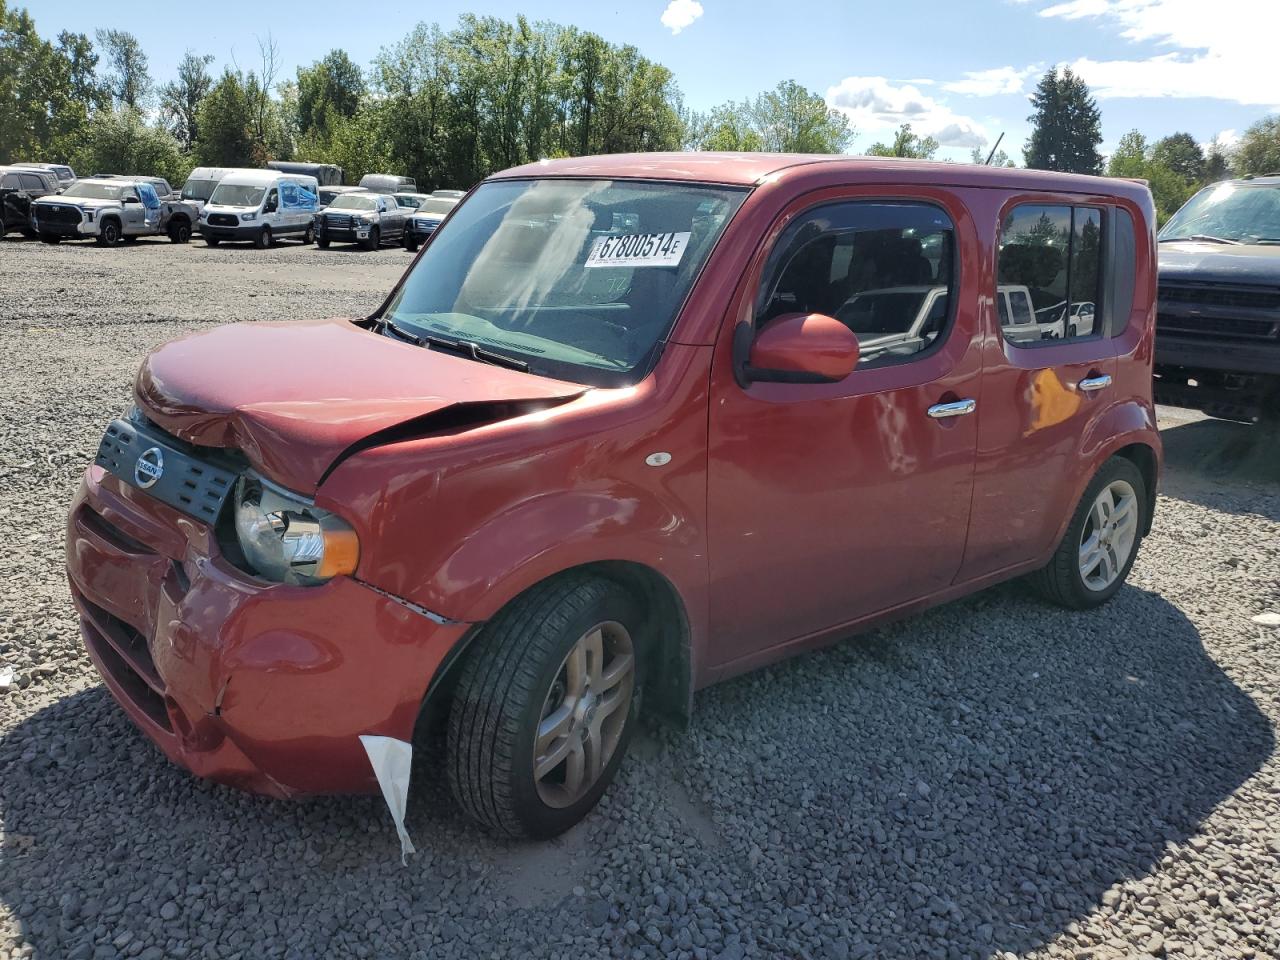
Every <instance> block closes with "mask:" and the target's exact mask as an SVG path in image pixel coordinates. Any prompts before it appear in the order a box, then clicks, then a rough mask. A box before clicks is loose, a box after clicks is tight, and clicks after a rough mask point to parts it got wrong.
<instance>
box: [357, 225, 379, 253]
mask: <svg viewBox="0 0 1280 960" xmlns="http://www.w3.org/2000/svg"><path fill="white" fill-rule="evenodd" d="M381 243H382V231H381V230H379V229H378V228H377V227H374V228H373V229H372V230H370V231H369V236H368V237H367V238H365V240H364V242H363V243H361V244H360V246H362V247H364V248H365V249H366V250H377V249H378V246H379V245H380V244H381Z"/></svg>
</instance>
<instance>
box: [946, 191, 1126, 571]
mask: <svg viewBox="0 0 1280 960" xmlns="http://www.w3.org/2000/svg"><path fill="white" fill-rule="evenodd" d="M1113 218H1114V212H1113V211H1112V210H1110V209H1109V208H1107V207H1105V206H1103V205H1091V204H1087V203H1079V202H1077V201H1073V200H1070V199H1064V200H1062V201H1059V202H1054V201H1046V200H1042V199H1036V200H1035V201H1034V202H1020V201H1018V200H1013V201H1010V202H1009V203H1007V204H1005V205H1004V207H1003V209H1002V211H1001V213H1000V221H999V222H1000V224H1001V229H1000V234H999V237H998V239H997V244H996V261H997V262H996V265H995V266H996V285H995V286H996V289H995V290H992V291H990V292H991V293H992V294H994V295H995V296H996V302H997V304H998V305H999V306H1000V308H1001V309H999V310H998V311H997V312H996V314H995V315H994V316H990V317H989V318H988V319H989V321H990V322H991V326H992V327H997V326H998V328H999V329H998V330H995V329H993V330H992V335H991V336H990V337H989V338H988V341H987V343H988V347H987V350H986V353H985V363H984V371H983V383H982V398H981V401H980V406H981V410H982V413H981V416H980V417H979V421H978V457H977V465H976V470H975V474H974V496H973V511H972V519H971V521H970V524H969V541H968V545H967V546H966V548H965V561H964V567H963V569H962V571H961V575H960V578H961V579H962V580H968V579H972V578H976V577H982V576H985V575H987V574H992V573H996V572H998V571H1001V570H1003V569H1005V568H1008V567H1012V566H1016V565H1018V564H1022V563H1026V562H1027V561H1029V560H1033V559H1036V558H1039V557H1043V556H1046V555H1047V554H1048V552H1049V551H1050V550H1051V549H1052V548H1053V546H1054V540H1055V538H1056V536H1057V534H1058V530H1059V529H1060V527H1061V524H1062V521H1063V519H1064V518H1065V517H1066V516H1068V515H1069V514H1070V512H1071V511H1072V510H1073V509H1074V507H1075V504H1074V498H1075V496H1076V493H1077V490H1078V489H1079V486H1080V481H1081V477H1080V475H1081V471H1082V469H1083V467H1082V457H1081V447H1082V444H1084V443H1085V442H1086V438H1087V437H1088V436H1089V434H1090V429H1091V427H1092V425H1093V424H1094V423H1095V421H1096V420H1097V418H1098V417H1099V416H1101V415H1102V414H1103V413H1105V411H1106V409H1107V405H1108V397H1109V396H1110V395H1112V394H1113V392H1114V390H1113V382H1112V381H1113V378H1114V376H1115V372H1116V360H1115V344H1114V341H1113V340H1111V339H1110V338H1109V337H1108V336H1106V335H1105V331H1103V330H1102V329H1101V328H1100V326H1099V325H1096V324H1093V323H1090V324H1088V326H1087V329H1081V328H1080V325H1078V324H1077V325H1076V327H1077V329H1076V330H1075V331H1074V332H1073V330H1072V322H1071V315H1072V313H1073V311H1074V312H1076V313H1079V312H1080V311H1081V310H1082V309H1083V308H1084V305H1085V304H1088V305H1089V307H1090V308H1092V307H1093V305H1095V304H1097V303H1098V302H1099V301H1100V299H1101V296H1102V290H1103V288H1104V287H1105V286H1106V282H1107V269H1106V256H1107V248H1108V246H1109V245H1110V244H1111V243H1112V242H1113V241H1112V240H1111V239H1110V233H1111V231H1112V230H1113V228H1114V224H1113V222H1112V221H1113ZM1028 298H1029V300H1030V304H1029V307H1028V304H1027V300H1028ZM1028 311H1029V313H1028ZM1095 327H1099V328H1098V329H1095Z"/></svg>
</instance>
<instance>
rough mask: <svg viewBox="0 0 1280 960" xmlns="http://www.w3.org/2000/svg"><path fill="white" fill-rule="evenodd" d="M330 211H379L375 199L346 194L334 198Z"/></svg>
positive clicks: (356, 194)
mask: <svg viewBox="0 0 1280 960" xmlns="http://www.w3.org/2000/svg"><path fill="white" fill-rule="evenodd" d="M329 209H330V210H377V209H378V204H377V203H376V202H375V201H374V199H373V197H370V196H362V195H360V194H358V193H344V194H340V195H339V196H336V197H334V198H333V203H331V204H329Z"/></svg>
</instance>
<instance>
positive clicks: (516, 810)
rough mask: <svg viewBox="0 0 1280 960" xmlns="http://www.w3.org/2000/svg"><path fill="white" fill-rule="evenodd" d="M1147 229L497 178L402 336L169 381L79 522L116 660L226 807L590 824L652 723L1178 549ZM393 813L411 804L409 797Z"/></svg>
mask: <svg viewBox="0 0 1280 960" xmlns="http://www.w3.org/2000/svg"><path fill="white" fill-rule="evenodd" d="M1153 222H1154V213H1153V208H1152V200H1151V195H1150V194H1149V193H1148V191H1147V189H1146V188H1145V187H1144V186H1142V185H1140V184H1138V183H1134V182H1130V181H1126V180H1112V179H1101V178H1094V177H1082V176H1071V175H1065V174H1055V173H1046V172H1040V171H1031V170H1008V169H996V168H989V167H977V166H963V165H954V164H936V163H923V162H914V161H897V160H886V159H878V158H861V157H839V156H836V157H833V156H786V155H777V154H713V153H699V154H644V155H634V156H625V155H619V156H607V157H587V158H583V159H571V160H557V161H551V162H543V163H537V164H533V165H530V166H525V167H520V168H517V169H513V170H508V171H506V172H504V173H500V174H497V175H495V176H493V177H490V178H489V179H488V180H486V181H485V182H484V183H482V184H481V185H480V186H479V187H477V188H476V189H475V190H474V191H472V193H471V194H470V195H469V196H468V197H467V199H466V200H464V201H463V202H462V203H461V204H460V205H459V206H458V207H457V208H455V210H454V211H453V212H452V214H451V215H450V216H449V218H448V219H447V220H446V221H445V223H444V224H443V226H442V227H441V228H440V229H439V230H437V231H436V232H435V233H434V234H433V235H432V237H431V238H430V240H429V241H428V242H427V245H426V247H425V249H424V250H423V251H422V252H421V253H420V254H419V255H418V257H417V259H416V260H415V261H414V263H413V265H412V266H411V267H410V268H409V270H408V271H407V272H406V273H405V275H404V277H403V278H402V279H401V281H400V282H399V284H397V286H396V287H395V289H394V290H392V291H391V294H390V296H389V297H388V298H387V300H386V302H385V303H384V304H383V305H382V306H381V307H380V308H379V309H378V310H377V311H375V312H374V313H373V314H372V315H370V316H367V317H361V318H357V319H330V320H321V321H315V322H289V323H248V324H245V323H237V324H230V325H226V326H221V327H217V328H215V329H213V330H211V331H208V332H204V333H198V334H195V335H192V336H189V337H186V338H184V339H180V340H177V341H174V342H172V343H169V344H166V345H164V346H162V347H160V348H158V349H157V350H155V351H154V352H153V353H151V354H150V355H149V356H148V357H147V358H146V360H145V361H144V362H143V364H142V368H141V370H140V371H139V373H138V377H137V382H136V386H135V390H134V402H133V405H132V406H131V407H130V409H129V410H128V411H127V413H125V414H124V415H123V416H122V417H121V418H120V419H118V420H116V421H114V422H113V423H112V424H111V425H110V426H109V427H108V428H107V431H106V435H105V436H104V438H103V440H102V444H101V448H100V451H99V453H98V456H97V459H96V462H95V463H94V464H93V465H92V466H90V467H89V469H88V472H87V474H86V476H85V478H84V483H83V485H82V487H81V488H80V491H79V493H78V494H77V496H76V498H75V501H74V503H73V504H72V506H71V512H70V517H69V521H68V531H67V568H68V575H69V578H70V583H71V590H72V593H73V595H74V598H75V603H76V606H77V608H78V610H79V613H80V617H81V623H82V627H83V633H84V639H85V642H86V644H87V645H88V649H89V653H90V655H91V656H92V658H93V661H94V663H95V664H96V666H97V668H98V670H99V671H100V672H101V674H102V677H103V679H104V680H105V682H106V685H107V687H108V688H109V689H110V691H111V693H112V694H113V695H114V696H115V698H116V699H117V700H118V701H119V702H120V704H121V705H122V706H123V708H124V709H125V711H126V712H127V713H128V714H129V716H130V717H132V718H133V720H134V722H135V723H137V725H138V726H140V727H141V728H142V729H143V730H144V731H145V732H146V734H147V735H148V736H149V737H150V738H151V739H152V740H154V741H155V742H156V743H157V744H158V745H159V746H160V748H161V749H162V750H163V751H164V753H165V754H166V755H167V756H168V757H169V758H170V759H172V760H173V761H175V762H176V763H178V764H181V765H182V766H184V767H186V768H187V769H188V770H190V771H192V772H193V773H195V774H197V775H199V776H202V777H210V778H212V779H215V780H219V781H222V782H224V783H229V784H233V785H236V786H239V787H243V788H245V789H249V790H254V791H259V792H262V793H267V794H272V795H276V796H292V795H300V794H315V793H330V792H347V791H358V792H376V791H377V790H378V789H379V787H380V786H385V782H384V781H383V780H382V779H381V778H382V773H381V772H380V771H379V770H378V769H377V768H376V766H377V765H376V764H375V762H374V760H373V754H372V752H370V751H369V750H368V749H367V748H366V746H365V745H364V741H363V740H362V738H370V737H374V738H389V739H391V740H395V741H399V742H401V743H402V744H404V745H406V746H408V745H410V744H411V743H412V742H413V736H414V730H415V726H416V725H417V724H418V723H419V720H420V718H423V719H424V722H425V718H427V717H434V718H437V719H438V721H439V722H440V723H442V724H446V725H447V741H446V742H447V749H448V751H449V756H448V761H447V767H448V776H449V777H450V779H451V781H452V785H453V790H454V793H455V795H456V796H457V799H458V801H459V803H460V804H461V806H462V807H463V808H464V809H465V810H466V811H467V812H468V813H469V814H470V815H471V816H472V817H474V818H475V819H476V820H478V821H480V822H481V823H483V824H485V825H487V826H488V827H490V828H492V829H494V830H496V831H499V832H501V833H505V834H509V835H514V836H532V837H546V836H551V835H554V834H556V833H559V832H561V831H563V830H565V829H567V828H568V827H569V826H571V825H572V824H574V823H575V822H577V821H578V820H579V819H581V818H582V817H583V816H584V815H585V814H586V813H587V812H588V811H589V810H590V809H591V807H592V806H593V805H594V804H595V803H596V801H597V800H598V799H599V798H600V796H601V794H602V793H603V791H604V790H605V789H606V787H607V786H608V784H609V782H610V781H611V779H612V778H613V776H614V774H615V771H616V770H617V768H618V765H619V764H620V763H621V762H622V761H623V756H624V754H625V753H626V749H627V743H628V741H629V739H630V738H631V736H632V733H633V731H634V730H635V727H636V723H637V720H638V717H639V715H640V713H641V711H642V710H644V711H652V712H655V713H657V714H663V715H668V716H672V717H675V718H686V717H687V716H688V715H689V713H690V709H691V705H692V695H693V692H694V691H695V690H697V689H698V688H699V687H703V686H706V685H708V684H711V683H715V682H717V681H719V680H723V679H725V678H726V677H731V676H733V675H735V674H739V673H742V672H743V671H746V670H751V669H753V668H756V667H759V666H762V665H764V664H767V663H770V662H772V661H775V660H778V659H780V658H783V657H786V656H789V655H791V654H794V653H798V652H800V651H803V650H807V649H809V648H812V647H814V646H817V645H820V644H824V643H829V642H831V641H834V640H837V639H839V638H843V637H848V636H849V635H850V634H853V633H855V632H857V631H861V630H866V629H868V628H870V627H872V626H875V625H876V624H880V623H883V622H884V621H886V620H889V619H892V618H897V617H902V616H904V615H907V614H910V613H912V612H915V611H918V610H921V609H922V608H925V607H928V606H932V605H934V604H938V603H942V602H944V601H947V600H951V599H953V598H956V597H959V596H961V595H964V594H968V593H972V592H973V591H975V590H980V589H982V588H983V587H987V586H990V585H991V584H994V583H997V582H999V581H1003V580H1008V579H1010V578H1013V577H1022V576H1026V577H1027V578H1028V579H1029V581H1030V583H1031V584H1032V585H1033V586H1034V587H1035V588H1037V589H1038V590H1039V591H1040V592H1041V593H1042V594H1043V595H1044V596H1045V597H1047V598H1048V599H1049V600H1051V601H1054V602H1056V603H1059V604H1061V605H1063V606H1066V607H1071V608H1076V609H1084V608H1089V607H1094V606H1097V605H1098V604H1101V603H1104V602H1105V601H1107V600H1108V599H1109V598H1110V597H1111V596H1112V595H1113V594H1115V592H1116V591H1117V590H1118V589H1120V587H1121V584H1122V583H1123V582H1124V580H1125V577H1126V575H1127V574H1128V572H1129V569H1130V567H1131V566H1132V564H1133V562H1134V557H1135V555H1136V553H1137V550H1138V545H1139V543H1140V542H1141V540H1142V537H1143V536H1144V534H1146V533H1147V532H1148V530H1149V529H1150V526H1151V518H1152V509H1153V506H1154V504H1155V492H1156V481H1157V477H1158V475H1159V470H1160V461H1161V452H1160V439H1159V436H1158V435H1157V432H1156V421H1155V414H1154V409H1153V407H1152V401H1151V366H1152V346H1153V318H1154V306H1155V278H1156V272H1155V254H1154V243H1153V236H1152V224H1153ZM384 792H385V791H384Z"/></svg>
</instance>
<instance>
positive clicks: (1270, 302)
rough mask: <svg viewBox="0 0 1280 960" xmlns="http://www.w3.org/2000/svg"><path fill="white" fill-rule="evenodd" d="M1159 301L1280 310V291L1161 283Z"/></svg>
mask: <svg viewBox="0 0 1280 960" xmlns="http://www.w3.org/2000/svg"><path fill="white" fill-rule="evenodd" d="M1160 299H1161V300H1166V301H1170V302H1172V303H1194V304H1203V305H1205V306H1214V307H1247V308H1249V309H1255V310H1274V309H1278V308H1280V289H1277V290H1267V289H1249V288H1241V287H1222V286H1195V285H1190V284H1188V285H1186V286H1183V285H1181V284H1173V283H1162V284H1160Z"/></svg>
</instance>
